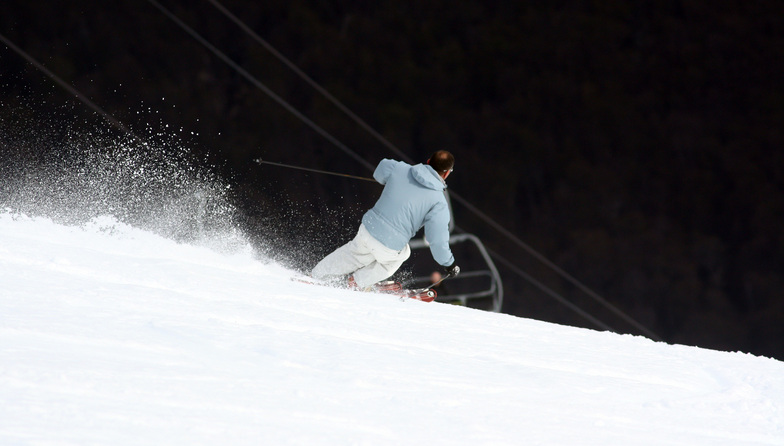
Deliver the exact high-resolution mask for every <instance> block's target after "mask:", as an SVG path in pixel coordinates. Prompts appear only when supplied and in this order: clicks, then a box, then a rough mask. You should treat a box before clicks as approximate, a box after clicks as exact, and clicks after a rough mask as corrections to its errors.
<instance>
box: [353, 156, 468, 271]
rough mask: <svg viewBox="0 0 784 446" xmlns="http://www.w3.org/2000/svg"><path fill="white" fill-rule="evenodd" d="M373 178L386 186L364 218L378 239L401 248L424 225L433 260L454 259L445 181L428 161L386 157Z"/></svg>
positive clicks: (443, 262) (445, 262)
mask: <svg viewBox="0 0 784 446" xmlns="http://www.w3.org/2000/svg"><path fill="white" fill-rule="evenodd" d="M373 178H375V179H376V181H378V182H379V183H381V184H383V185H384V190H383V192H381V197H379V199H378V201H377V202H376V204H375V206H373V208H372V209H370V210H369V211H367V212H366V213H365V215H364V216H363V217H362V224H364V225H365V228H366V229H367V230H368V232H369V233H370V235H372V236H373V237H374V238H375V239H376V240H378V241H379V242H381V243H382V244H384V246H386V247H387V248H390V249H394V250H396V251H399V250H401V249H403V248H404V247H405V246H406V244H407V243H408V242H409V241H410V240H411V239H412V238H413V237H414V236H415V235H416V233H417V231H419V229H421V228H422V226H424V227H425V239H426V240H427V241H428V243H429V244H430V252H431V253H432V254H433V259H434V260H435V261H436V262H437V263H438V264H440V265H442V266H449V265H452V264H453V263H454V262H455V258H454V256H453V255H452V250H451V249H449V220H450V218H451V215H450V212H449V205H448V204H447V202H446V197H445V196H444V190H445V189H446V183H445V182H444V180H443V179H442V178H441V177H440V176H439V175H438V174H437V173H436V171H435V170H434V169H433V168H432V167H430V166H429V165H426V164H417V165H416V166H411V165H410V164H407V163H404V162H402V161H395V160H391V159H384V160H381V162H380V163H378V166H377V167H376V170H375V172H373Z"/></svg>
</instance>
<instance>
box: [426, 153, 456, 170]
mask: <svg viewBox="0 0 784 446" xmlns="http://www.w3.org/2000/svg"><path fill="white" fill-rule="evenodd" d="M427 163H428V164H430V167H432V168H433V169H434V170H435V171H436V172H438V173H444V172H446V171H447V170H452V168H453V167H454V166H455V157H454V156H452V154H451V153H449V152H447V151H446V150H439V151H438V152H436V153H434V154H432V155H430V159H429V160H427Z"/></svg>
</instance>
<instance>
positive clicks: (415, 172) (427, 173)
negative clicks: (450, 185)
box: [411, 164, 446, 190]
mask: <svg viewBox="0 0 784 446" xmlns="http://www.w3.org/2000/svg"><path fill="white" fill-rule="evenodd" d="M411 176H413V177H414V179H415V180H417V182H418V183H419V184H421V185H423V186H425V187H426V188H428V189H433V190H444V189H446V182H445V181H444V180H443V178H441V177H440V176H439V175H438V174H437V173H436V171H435V169H433V168H432V167H430V166H428V165H427V164H417V165H416V166H413V167H411Z"/></svg>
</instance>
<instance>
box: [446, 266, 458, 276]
mask: <svg viewBox="0 0 784 446" xmlns="http://www.w3.org/2000/svg"><path fill="white" fill-rule="evenodd" d="M445 269H446V273H447V274H448V275H449V277H455V276H456V275H458V274H460V267H459V266H457V263H453V264H451V265H449V266H447V267H446V268H445Z"/></svg>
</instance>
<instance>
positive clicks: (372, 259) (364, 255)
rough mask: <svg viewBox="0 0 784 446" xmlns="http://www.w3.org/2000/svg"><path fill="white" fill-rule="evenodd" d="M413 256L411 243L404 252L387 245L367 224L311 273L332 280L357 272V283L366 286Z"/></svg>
mask: <svg viewBox="0 0 784 446" xmlns="http://www.w3.org/2000/svg"><path fill="white" fill-rule="evenodd" d="M410 255H411V248H409V247H408V245H407V244H406V246H405V248H403V249H401V250H400V251H395V250H393V249H390V248H387V247H386V246H384V245H383V244H382V243H381V242H379V241H378V240H376V239H375V238H374V237H373V236H372V235H370V233H369V232H368V231H367V229H366V228H365V225H360V226H359V231H357V235H356V237H354V239H353V240H351V241H350V242H348V243H346V244H345V245H343V246H341V247H340V248H338V249H336V250H335V251H334V252H332V254H330V255H328V256H326V257H324V259H323V260H322V261H320V262H319V263H318V264H317V265H316V266H315V268H313V271H311V275H312V276H313V278H315V279H319V280H330V279H335V278H337V277H341V276H346V275H349V274H352V273H353V274H354V281H355V282H356V283H357V286H359V288H360V289H363V288H367V287H369V286H371V285H373V284H374V283H377V282H380V281H382V280H384V279H387V278H389V277H390V276H391V275H392V274H394V273H395V271H397V270H398V268H400V266H401V265H402V264H403V262H405V261H406V259H408V257H409V256H410Z"/></svg>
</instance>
